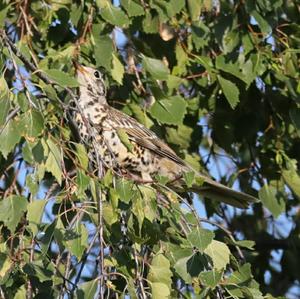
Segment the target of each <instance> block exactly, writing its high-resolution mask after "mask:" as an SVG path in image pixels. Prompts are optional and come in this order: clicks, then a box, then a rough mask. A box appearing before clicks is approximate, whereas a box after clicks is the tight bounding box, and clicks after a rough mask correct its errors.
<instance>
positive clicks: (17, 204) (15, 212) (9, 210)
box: [0, 195, 28, 233]
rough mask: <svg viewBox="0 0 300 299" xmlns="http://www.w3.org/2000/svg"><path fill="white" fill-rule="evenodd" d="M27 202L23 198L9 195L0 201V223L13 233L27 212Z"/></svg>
mask: <svg viewBox="0 0 300 299" xmlns="http://www.w3.org/2000/svg"><path fill="white" fill-rule="evenodd" d="M27 204H28V202H27V200H26V198H25V197H23V196H17V195H11V196H9V197H7V198H3V199H2V200H1V201H0V221H2V222H3V224H4V225H5V226H6V227H7V228H8V229H9V230H10V231H11V232H12V233H13V232H14V231H15V229H16V227H17V225H18V223H19V222H20V220H21V217H22V216H23V215H24V212H25V211H26V210H27Z"/></svg>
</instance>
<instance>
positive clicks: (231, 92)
mask: <svg viewBox="0 0 300 299" xmlns="http://www.w3.org/2000/svg"><path fill="white" fill-rule="evenodd" d="M218 80H219V83H220V85H221V88H222V90H223V92H224V95H225V97H226V99H227V101H228V103H229V105H230V107H231V108H232V109H234V108H235V107H236V105H237V104H238V103H239V101H240V100H239V96H240V92H239V89H238V88H237V86H236V85H235V84H234V83H232V82H231V81H229V80H227V79H224V78H223V77H221V76H218Z"/></svg>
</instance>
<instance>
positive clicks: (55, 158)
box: [45, 139, 62, 185]
mask: <svg viewBox="0 0 300 299" xmlns="http://www.w3.org/2000/svg"><path fill="white" fill-rule="evenodd" d="M47 145H48V148H49V154H48V157H47V160H46V163H45V168H46V170H47V171H49V172H51V173H52V175H53V176H54V177H55V178H56V180H57V182H58V183H59V184H60V185H61V182H62V168H61V161H62V154H61V150H60V149H59V147H58V146H57V145H56V144H55V143H54V142H53V141H52V140H51V139H48V140H47Z"/></svg>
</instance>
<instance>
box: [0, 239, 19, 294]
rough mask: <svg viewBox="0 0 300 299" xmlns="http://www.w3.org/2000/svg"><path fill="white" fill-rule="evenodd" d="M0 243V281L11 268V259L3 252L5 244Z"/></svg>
mask: <svg viewBox="0 0 300 299" xmlns="http://www.w3.org/2000/svg"><path fill="white" fill-rule="evenodd" d="M0 245H1V247H0V281H2V279H3V278H5V276H6V275H9V272H10V271H11V269H12V268H13V261H12V260H11V258H10V257H9V256H8V255H7V254H5V253H4V252H5V251H6V248H5V246H6V245H5V244H4V243H1V244H0ZM22 299H23V298H22Z"/></svg>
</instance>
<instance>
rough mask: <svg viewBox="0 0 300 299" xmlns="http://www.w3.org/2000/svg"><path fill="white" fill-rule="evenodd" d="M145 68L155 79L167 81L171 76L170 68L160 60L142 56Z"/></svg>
mask: <svg viewBox="0 0 300 299" xmlns="http://www.w3.org/2000/svg"><path fill="white" fill-rule="evenodd" d="M142 58H143V67H144V69H145V70H146V71H147V72H149V73H150V75H151V76H152V77H153V79H157V80H167V79H168V76H169V69H168V67H167V66H166V65H165V64H164V63H163V62H162V61H161V60H159V59H154V58H150V57H146V56H144V55H142Z"/></svg>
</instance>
